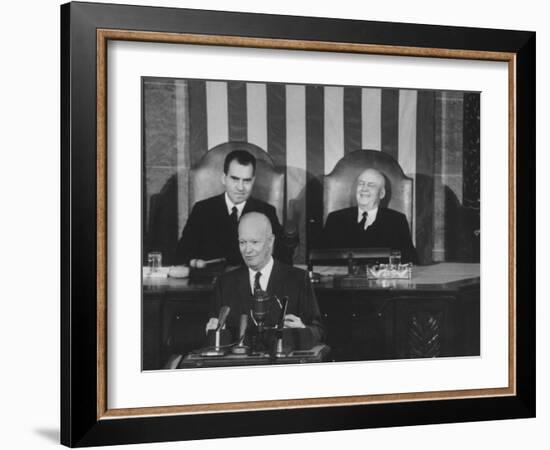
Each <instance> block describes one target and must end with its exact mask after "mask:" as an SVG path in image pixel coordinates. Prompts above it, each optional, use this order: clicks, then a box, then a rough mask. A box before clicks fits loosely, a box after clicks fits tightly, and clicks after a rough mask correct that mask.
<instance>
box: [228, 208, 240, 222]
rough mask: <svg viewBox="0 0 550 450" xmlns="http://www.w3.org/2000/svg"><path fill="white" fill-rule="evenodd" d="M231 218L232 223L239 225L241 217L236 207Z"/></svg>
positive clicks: (230, 215) (232, 210)
mask: <svg viewBox="0 0 550 450" xmlns="http://www.w3.org/2000/svg"><path fill="white" fill-rule="evenodd" d="M229 217H231V221H232V222H233V223H234V224H235V225H237V223H238V222H239V215H238V214H237V207H236V206H233V208H232V209H231V214H229Z"/></svg>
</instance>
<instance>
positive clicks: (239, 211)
mask: <svg viewBox="0 0 550 450" xmlns="http://www.w3.org/2000/svg"><path fill="white" fill-rule="evenodd" d="M225 204H226V205H227V214H229V215H231V213H232V212H233V207H235V208H237V219H240V218H241V215H242V213H243V209H244V205H246V202H241V203H239V204H238V205H235V203H233V202H232V201H231V199H230V198H229V195H227V192H226V193H225Z"/></svg>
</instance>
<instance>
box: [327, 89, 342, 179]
mask: <svg viewBox="0 0 550 450" xmlns="http://www.w3.org/2000/svg"><path fill="white" fill-rule="evenodd" d="M324 139H325V173H329V172H330V171H331V170H332V169H333V168H334V166H335V165H336V163H337V162H338V161H339V160H340V159H341V158H342V157H343V156H344V88H341V87H332V86H327V87H325V101H324Z"/></svg>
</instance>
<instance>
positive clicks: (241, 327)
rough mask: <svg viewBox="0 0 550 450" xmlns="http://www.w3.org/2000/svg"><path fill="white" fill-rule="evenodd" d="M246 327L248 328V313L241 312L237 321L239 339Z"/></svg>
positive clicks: (241, 337) (242, 336)
mask: <svg viewBox="0 0 550 450" xmlns="http://www.w3.org/2000/svg"><path fill="white" fill-rule="evenodd" d="M247 328H248V315H247V314H241V320H240V321H239V341H240V340H242V339H243V338H244V335H245V333H246V329H247Z"/></svg>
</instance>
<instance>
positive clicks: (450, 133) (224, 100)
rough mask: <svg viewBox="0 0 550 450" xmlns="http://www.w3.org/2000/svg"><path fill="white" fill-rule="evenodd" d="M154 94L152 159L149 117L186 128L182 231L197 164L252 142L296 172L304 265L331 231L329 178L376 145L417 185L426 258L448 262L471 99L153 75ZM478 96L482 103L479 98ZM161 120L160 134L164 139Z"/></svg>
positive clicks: (416, 230)
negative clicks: (448, 205)
mask: <svg viewBox="0 0 550 450" xmlns="http://www.w3.org/2000/svg"><path fill="white" fill-rule="evenodd" d="M163 82H164V84H165V86H164V89H165V90H166V89H168V90H170V88H169V86H172V85H173V86H174V89H173V91H172V95H170V96H167V95H164V94H163V95H164V97H163V98H164V100H163V101H161V102H159V101H158V100H156V101H155V102H153V100H151V101H150V106H149V105H148V104H147V103H146V102H147V96H148V95H149V96H150V97H152V98H153V97H154V93H153V91H154V90H155V89H157V90H158V89H160V88H159V87H158V86H159V85H162V84H163ZM144 88H145V89H144V91H145V94H144V95H145V97H144V99H145V103H146V104H145V105H144V107H145V124H144V125H145V142H144V151H145V153H148V152H149V153H151V152H154V151H155V146H154V145H148V140H147V136H148V133H153V130H151V129H149V128H148V127H149V124H148V123H147V118H148V114H149V115H151V116H155V115H164V116H171V115H172V116H174V120H164V125H160V126H161V127H162V126H166V127H175V128H176V130H180V131H179V132H177V133H175V134H176V136H179V137H177V138H176V139H177V145H175V149H174V151H175V152H176V154H177V157H176V161H177V164H176V165H177V167H176V168H175V171H174V172H175V174H176V177H177V179H178V186H179V187H180V188H179V190H178V201H177V203H178V206H177V211H178V212H177V216H178V217H177V224H178V225H177V227H178V230H179V231H181V229H182V227H183V226H184V224H185V220H186V218H187V215H188V212H189V211H190V208H191V207H192V205H188V204H186V199H185V196H186V192H185V189H184V188H182V187H185V186H187V178H186V177H187V173H188V170H189V168H190V167H192V166H193V165H195V164H197V163H198V161H199V160H200V159H201V158H202V156H203V155H204V154H205V153H206V152H207V151H209V149H211V148H213V147H215V146H216V145H218V144H221V143H223V142H227V141H247V142H250V143H253V144H255V145H257V146H259V147H260V148H262V149H264V150H265V151H266V152H267V153H268V154H269V155H270V156H271V157H272V158H273V160H274V162H275V165H276V166H279V167H281V168H284V170H285V171H286V187H285V189H286V192H285V196H286V205H285V206H286V207H285V215H286V219H292V220H295V221H297V223H298V225H299V232H300V246H299V248H298V249H297V253H296V254H295V261H296V262H298V263H299V262H303V261H304V260H305V252H306V249H307V247H306V244H307V243H308V242H312V241H313V240H314V239H315V237H316V236H315V234H316V233H318V232H319V230H320V229H321V227H322V225H323V224H322V214H323V187H322V182H323V176H324V175H325V174H328V173H330V172H331V171H332V169H333V168H334V166H335V165H336V163H337V162H338V161H339V160H340V159H341V158H342V157H343V156H344V155H345V154H346V153H349V152H352V151H355V150H359V149H369V150H377V151H381V152H386V153H388V154H390V155H391V156H392V157H393V158H394V159H396V160H397V161H398V162H399V164H400V166H401V168H402V169H403V171H404V172H405V174H406V175H407V176H409V177H410V178H412V179H413V195H414V199H413V208H414V210H413V221H412V224H410V225H411V233H412V236H413V241H414V242H415V245H416V246H417V249H418V252H419V255H420V258H421V260H424V261H429V260H433V259H435V260H438V259H439V260H443V259H445V248H444V247H445V246H444V245H443V246H441V245H442V244H441V243H442V242H445V239H443V240H441V236H439V237H438V236H436V235H437V233H440V234H442V233H443V234H444V233H445V208H444V207H445V205H444V203H445V194H444V193H441V192H436V191H437V189H439V190H440V191H442V190H444V189H445V188H450V189H451V190H452V191H453V193H454V195H455V196H456V197H457V199H458V201H459V202H461V201H462V192H463V186H462V183H463V153H464V148H463V142H462V134H463V133H464V131H463V129H464V126H465V124H464V112H463V97H464V93H461V92H448V91H445V92H440V91H426V90H412V89H398V88H377V87H355V86H352V87H349V86H322V85H305V84H283V83H259V82H245V81H219V80H173V79H145V81H144ZM147 89H150V91H151V92H147ZM163 92H164V91H163ZM477 99H478V104H479V95H478V96H477ZM148 108H149V109H150V112H149V113H148ZM155 123H156V126H157V129H156V130H154V132H155V133H159V130H158V127H159V124H158V121H157V122H155ZM148 130H149V131H148ZM172 133H174V132H173V131H172ZM436 148H437V151H436ZM162 151H167V150H162ZM150 159H151V160H153V159H154V158H148V157H147V156H146V158H145V160H146V163H145V165H146V167H145V171H149V174H151V173H153V172H154V170H152V169H154V165H150V167H147V164H148V162H147V161H149V160H150ZM162 176H164V177H166V174H164V175H162ZM478 176H479V174H478ZM155 183H156V186H157V188H156V189H157V190H158V186H160V185H161V184H162V181H160V180H156V181H155V180H151V176H149V181H148V182H147V183H146V184H147V186H146V189H147V190H149V191H150V192H149V193H147V194H146V195H145V198H146V202H147V201H148V199H149V198H150V195H151V194H154V190H155V188H154V187H153V185H155ZM438 202H439V204H438ZM144 223H146V224H148V223H150V221H149V220H145V221H144ZM438 243H439V246H440V248H438Z"/></svg>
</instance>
